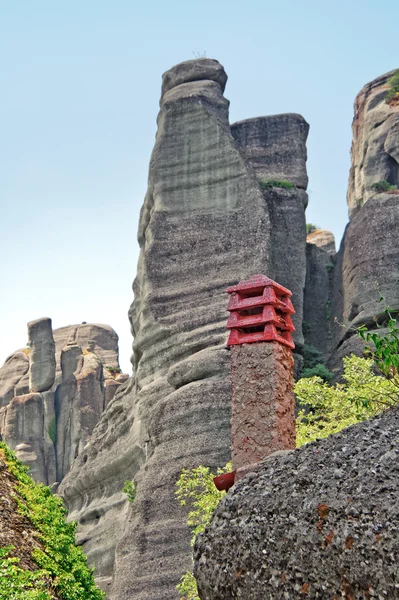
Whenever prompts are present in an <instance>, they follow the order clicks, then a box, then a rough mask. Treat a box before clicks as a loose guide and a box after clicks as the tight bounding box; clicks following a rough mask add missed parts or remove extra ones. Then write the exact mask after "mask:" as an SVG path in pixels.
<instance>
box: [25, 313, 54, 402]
mask: <svg viewBox="0 0 399 600" xmlns="http://www.w3.org/2000/svg"><path fill="white" fill-rule="evenodd" d="M28 338H29V345H30V354H29V389H30V391H31V392H45V391H47V390H49V389H50V388H51V386H52V385H53V383H54V380H55V344H54V338H53V331H52V328H51V319H47V318H43V319H37V320H36V321H31V322H30V323H28Z"/></svg>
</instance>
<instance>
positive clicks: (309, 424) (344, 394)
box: [294, 355, 399, 447]
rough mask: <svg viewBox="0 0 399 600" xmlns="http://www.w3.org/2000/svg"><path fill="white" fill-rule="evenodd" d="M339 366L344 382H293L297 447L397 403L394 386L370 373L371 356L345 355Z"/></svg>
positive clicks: (396, 388) (381, 377)
mask: <svg viewBox="0 0 399 600" xmlns="http://www.w3.org/2000/svg"><path fill="white" fill-rule="evenodd" d="M343 365H344V374H343V381H344V383H337V384H336V385H334V386H330V385H328V383H326V382H325V381H323V380H322V378H321V377H311V378H309V379H308V378H303V379H300V380H299V381H298V382H297V383H296V384H295V388H294V390H295V396H296V398H297V400H298V402H299V406H302V409H301V410H300V411H299V414H298V417H297V446H298V447H299V446H302V445H303V444H306V443H307V442H312V441H314V440H316V439H318V438H325V437H327V436H329V435H331V434H333V433H337V432H338V431H340V430H341V429H343V428H344V427H348V426H349V425H353V424H354V423H357V422H359V421H364V420H365V419H368V418H370V417H372V416H373V415H375V414H377V413H378V412H380V411H381V410H383V409H384V408H386V407H388V406H390V405H392V404H395V403H397V402H399V389H398V387H397V385H395V383H394V382H393V381H391V380H389V379H387V378H386V377H385V376H383V375H375V374H374V372H373V367H374V361H373V360H372V359H370V358H368V359H367V358H359V357H358V356H354V355H352V356H345V357H344V359H343Z"/></svg>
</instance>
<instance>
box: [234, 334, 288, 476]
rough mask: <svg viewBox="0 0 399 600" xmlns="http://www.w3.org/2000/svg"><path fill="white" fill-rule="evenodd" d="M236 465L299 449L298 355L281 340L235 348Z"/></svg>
mask: <svg viewBox="0 0 399 600" xmlns="http://www.w3.org/2000/svg"><path fill="white" fill-rule="evenodd" d="M230 356H231V382H232V415H231V438H232V463H233V469H238V468H240V467H244V466H246V465H251V464H253V463H256V462H259V461H260V460H262V459H263V458H264V457H265V456H268V455H269V454H272V453H273V452H275V451H277V450H287V449H292V448H295V438H296V434H295V399H294V390H293V384H294V378H293V366H294V359H293V358H292V351H291V350H290V349H289V348H287V347H286V346H283V345H282V344H280V343H279V342H271V343H268V344H265V343H252V344H243V345H242V346H241V345H238V346H232V347H231V348H230Z"/></svg>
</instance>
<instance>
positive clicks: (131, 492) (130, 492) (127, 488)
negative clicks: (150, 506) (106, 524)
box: [122, 479, 137, 502]
mask: <svg viewBox="0 0 399 600" xmlns="http://www.w3.org/2000/svg"><path fill="white" fill-rule="evenodd" d="M122 492H124V493H125V494H126V495H127V499H128V500H129V502H134V501H135V499H136V493H137V491H136V484H135V482H134V481H130V480H129V479H128V480H127V481H125V485H124V486H123V489H122Z"/></svg>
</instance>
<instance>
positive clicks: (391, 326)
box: [356, 298, 399, 393]
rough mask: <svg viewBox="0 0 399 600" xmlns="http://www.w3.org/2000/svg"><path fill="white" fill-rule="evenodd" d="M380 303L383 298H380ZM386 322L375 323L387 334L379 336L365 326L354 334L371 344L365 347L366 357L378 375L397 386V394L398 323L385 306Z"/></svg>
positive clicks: (398, 362) (398, 379)
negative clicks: (384, 328) (377, 371)
mask: <svg viewBox="0 0 399 600" xmlns="http://www.w3.org/2000/svg"><path fill="white" fill-rule="evenodd" d="M379 301H380V302H383V301H384V298H380V300H379ZM384 312H385V315H386V320H385V321H384V323H383V324H382V325H379V324H378V322H377V321H376V327H377V329H381V328H382V327H383V326H384V327H387V329H388V332H387V333H385V334H384V335H379V334H378V333H377V332H376V331H369V330H368V328H367V327H366V325H363V326H361V327H359V328H358V329H357V330H356V333H357V335H358V336H359V337H361V338H362V340H364V341H365V342H367V343H369V344H371V345H370V346H367V347H366V350H365V352H366V355H367V356H369V357H370V358H371V359H372V360H373V362H374V364H375V366H376V367H377V369H378V370H379V371H380V373H381V374H382V375H383V376H384V377H386V379H388V380H389V381H390V382H391V383H392V384H394V385H395V386H397V388H398V393H399V374H398V368H399V328H398V322H397V320H396V318H395V317H394V315H393V314H392V311H391V309H390V308H389V307H388V306H387V307H385V309H384Z"/></svg>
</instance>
